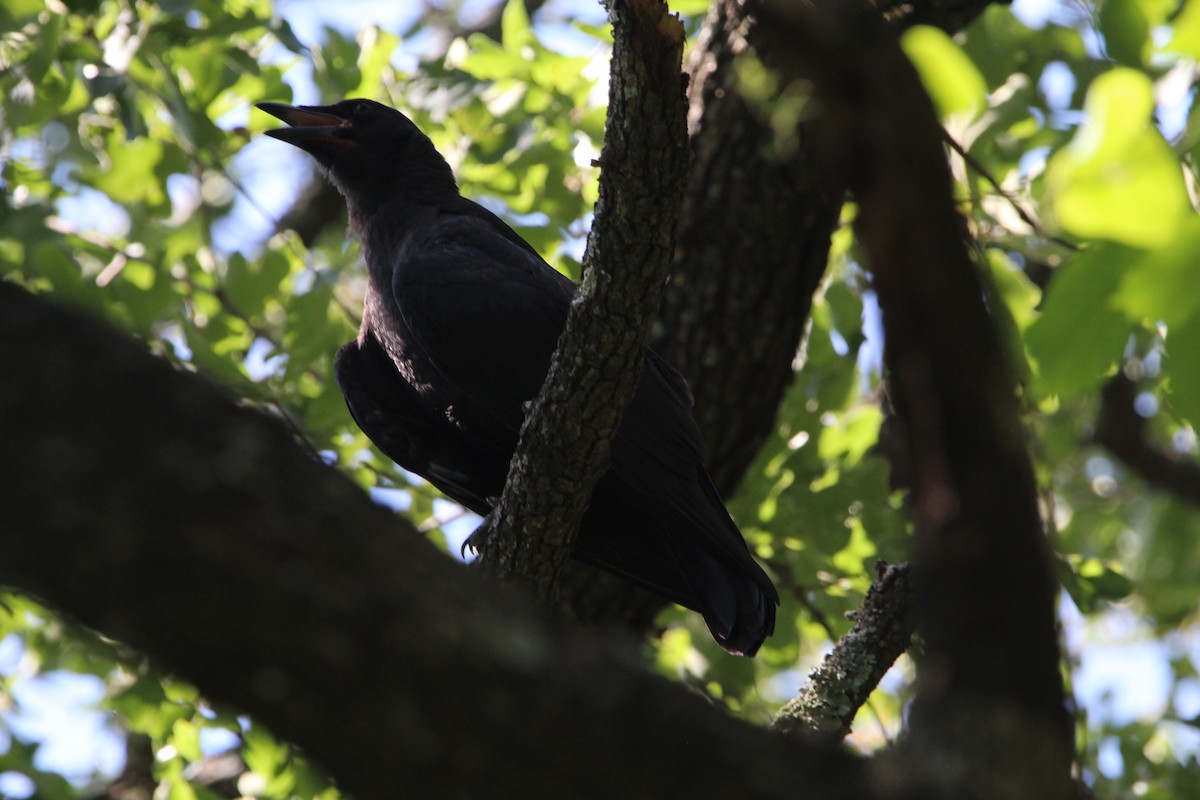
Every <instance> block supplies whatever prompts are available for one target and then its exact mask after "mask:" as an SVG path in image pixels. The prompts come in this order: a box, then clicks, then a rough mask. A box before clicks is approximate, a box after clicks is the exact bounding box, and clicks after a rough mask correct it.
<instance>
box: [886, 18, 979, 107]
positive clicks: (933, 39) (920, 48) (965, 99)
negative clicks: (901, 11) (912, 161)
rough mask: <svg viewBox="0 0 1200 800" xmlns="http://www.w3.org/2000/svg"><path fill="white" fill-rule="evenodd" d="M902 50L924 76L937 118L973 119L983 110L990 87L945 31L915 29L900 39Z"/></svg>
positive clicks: (925, 28) (928, 27)
mask: <svg viewBox="0 0 1200 800" xmlns="http://www.w3.org/2000/svg"><path fill="white" fill-rule="evenodd" d="M900 46H901V47H903V48H904V53H905V55H907V56H908V58H909V60H910V61H911V62H912V63H913V66H914V67H916V69H917V73H918V74H919V75H920V76H921V82H922V83H923V84H924V85H925V90H926V91H927V92H929V96H930V98H932V99H933V104H934V105H935V106H936V107H937V110H938V116H940V117H942V118H943V119H944V118H946V117H948V116H950V115H951V114H957V113H968V114H970V115H972V116H974V115H975V114H977V113H979V112H980V111H981V110H982V109H983V108H984V106H985V105H986V100H987V83H986V82H985V81H984V80H983V76H982V75H980V74H979V70H978V69H976V68H975V63H974V62H973V61H971V59H970V57H969V56H968V55H967V54H966V53H964V52H963V51H962V49H961V48H959V46H958V45H956V44H955V43H954V41H953V40H952V39H951V38H950V37H949V36H947V35H946V33H945V32H944V31H942V30H939V29H938V28H934V27H930V26H928V25H915V26H913V27H912V28H909V29H908V30H907V31H905V32H904V35H903V36H901V37H900Z"/></svg>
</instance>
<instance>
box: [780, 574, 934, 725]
mask: <svg viewBox="0 0 1200 800" xmlns="http://www.w3.org/2000/svg"><path fill="white" fill-rule="evenodd" d="M876 572H877V577H876V580H875V583H874V584H872V586H871V589H870V591H869V592H867V597H866V599H865V600H864V601H863V605H862V608H861V609H859V610H858V611H856V612H855V613H854V627H852V628H851V629H850V632H849V633H847V634H846V635H845V636H843V637H842V638H841V639H839V640H838V642H837V644H836V645H835V646H834V648H833V650H832V651H831V652H830V653H829V655H827V656H825V659H824V660H823V661H822V662H821V666H820V667H818V668H817V669H816V670H814V672H813V673H812V674H811V675H809V679H808V682H807V683H806V684H805V685H804V687H803V688H802V689H801V691H800V694H798V695H797V696H796V697H794V698H793V699H792V700H791V701H789V702H788V704H787V705H785V706H784V707H783V709H782V710H780V712H779V714H778V715H776V717H775V720H774V721H773V722H772V723H771V724H772V727H773V728H775V730H778V731H782V732H784V733H802V734H806V735H810V736H811V735H815V736H817V737H819V738H821V739H824V740H827V741H830V742H840V741H841V740H842V739H844V738H845V737H846V735H847V734H849V733H850V723H852V722H853V721H854V716H855V714H856V713H858V709H859V708H861V707H862V705H863V704H864V703H866V702H867V698H868V697H870V696H871V692H873V691H875V687H876V686H878V685H879V681H880V680H882V678H883V676H884V674H885V673H886V672H887V671H888V670H889V669H891V666H892V664H894V663H895V661H896V659H897V658H899V657H900V655H901V654H902V653H903V652H904V651H905V650H907V649H908V645H909V643H910V642H911V641H912V635H913V629H914V628H915V627H916V615H915V609H914V604H913V586H912V575H911V572H912V570H911V568H910V567H909V566H908V565H907V564H898V565H888V564H884V563H883V562H880V563H879V564H878V565H877V566H876Z"/></svg>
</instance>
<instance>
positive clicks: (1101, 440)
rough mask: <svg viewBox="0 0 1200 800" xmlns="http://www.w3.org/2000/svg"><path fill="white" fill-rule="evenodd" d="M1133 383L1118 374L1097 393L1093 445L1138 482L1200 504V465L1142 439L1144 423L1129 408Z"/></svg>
mask: <svg viewBox="0 0 1200 800" xmlns="http://www.w3.org/2000/svg"><path fill="white" fill-rule="evenodd" d="M1136 399H1137V384H1135V383H1134V382H1133V381H1132V380H1130V379H1129V378H1128V377H1126V376H1125V374H1124V373H1121V372H1118V373H1117V374H1116V375H1115V376H1114V377H1113V378H1112V380H1110V381H1109V382H1108V383H1107V384H1106V385H1105V386H1104V390H1103V391H1102V392H1101V394H1100V414H1099V416H1098V418H1097V419H1096V430H1095V432H1094V433H1093V434H1092V438H1093V439H1094V440H1095V442H1096V443H1097V444H1099V445H1102V446H1103V447H1105V448H1107V449H1108V451H1109V452H1110V453H1112V454H1113V455H1114V456H1116V457H1117V458H1119V459H1121V461H1123V462H1124V463H1125V465H1126V466H1127V467H1129V468H1130V469H1131V470H1133V471H1134V472H1136V473H1137V474H1138V475H1139V476H1141V478H1142V480H1144V481H1146V483H1148V484H1150V485H1151V486H1154V487H1156V488H1158V489H1162V490H1163V491H1165V492H1169V493H1171V494H1172V495H1174V496H1175V497H1177V498H1179V499H1180V500H1182V501H1183V502H1185V503H1191V504H1192V505H1194V506H1197V505H1200V465H1197V464H1196V463H1194V462H1192V461H1190V460H1187V459H1184V458H1179V457H1174V456H1171V455H1170V454H1168V453H1165V452H1163V451H1162V450H1159V449H1158V448H1156V447H1155V446H1154V445H1153V444H1152V443H1151V442H1150V441H1149V440H1148V439H1147V436H1146V420H1145V418H1144V417H1142V416H1141V415H1140V414H1138V413H1137V410H1136V409H1135V408H1134V406H1133V402H1134V400H1136Z"/></svg>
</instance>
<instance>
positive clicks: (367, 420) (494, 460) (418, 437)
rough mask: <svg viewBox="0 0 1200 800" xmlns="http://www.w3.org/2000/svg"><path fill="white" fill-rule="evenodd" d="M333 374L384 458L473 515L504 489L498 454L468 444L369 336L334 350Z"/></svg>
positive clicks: (504, 469) (505, 466)
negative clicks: (416, 476)
mask: <svg viewBox="0 0 1200 800" xmlns="http://www.w3.org/2000/svg"><path fill="white" fill-rule="evenodd" d="M334 371H335V373H336V374H337V381H338V386H339V387H340V388H341V390H342V395H343V396H344V397H345V398H346V405H347V406H348V407H349V409H350V415H351V416H352V417H354V421H355V422H356V423H358V427H360V428H362V430H363V433H365V434H367V438H369V439H370V440H371V441H372V442H374V443H375V446H376V447H378V448H379V449H380V450H381V451H383V453H384V454H385V455H386V456H387V457H388V458H390V459H392V460H393V461H395V462H396V463H397V464H399V465H400V466H401V467H404V469H406V470H408V471H409V472H415V473H416V474H418V475H421V476H422V477H424V478H426V479H427V480H429V481H430V482H431V483H433V484H434V485H435V486H437V487H438V488H439V489H441V490H442V491H443V492H445V493H446V494H447V495H448V496H450V497H451V498H453V499H454V500H455V501H457V502H458V503H461V504H462V505H464V506H466V507H467V508H469V509H471V510H472V511H474V512H475V513H477V514H486V513H487V512H488V510H489V509H490V508H491V505H490V503H489V502H488V498H489V497H495V496H497V495H499V493H500V491H501V490H502V489H503V487H504V477H505V474H506V472H507V470H508V459H507V458H506V457H504V454H503V453H495V452H494V451H489V449H488V448H486V447H483V446H481V445H480V443H478V442H472V441H470V440H469V439H467V438H466V437H465V436H464V434H463V433H462V431H460V430H458V429H457V428H456V427H455V426H454V425H452V424H450V423H449V421H447V419H446V418H445V416H444V415H441V414H439V413H437V411H435V410H433V409H431V408H430V407H429V405H428V404H427V402H426V400H425V399H424V398H423V397H422V396H421V395H420V394H418V393H417V392H416V390H414V389H413V387H412V386H410V385H409V384H408V383H407V382H406V381H405V380H404V379H403V378H402V377H401V376H400V373H399V371H398V370H397V369H396V365H395V363H394V362H393V361H392V359H391V357H390V356H388V354H387V352H386V351H385V350H384V349H383V347H382V346H381V345H380V344H379V342H378V341H376V339H375V337H374V336H373V335H372V334H370V333H367V334H366V335H364V336H362V337H360V339H359V340H358V341H354V342H349V343H347V344H345V345H343V346H342V348H341V349H340V350H338V353H337V356H336V358H335V359H334Z"/></svg>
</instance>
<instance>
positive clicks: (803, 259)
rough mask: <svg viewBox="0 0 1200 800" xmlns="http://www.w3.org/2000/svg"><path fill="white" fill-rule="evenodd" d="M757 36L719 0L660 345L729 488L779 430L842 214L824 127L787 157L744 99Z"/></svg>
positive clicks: (699, 84)
mask: <svg viewBox="0 0 1200 800" xmlns="http://www.w3.org/2000/svg"><path fill="white" fill-rule="evenodd" d="M756 36H757V26H756V25H755V24H754V20H753V18H752V17H750V16H748V15H747V14H746V10H745V8H744V7H743V4H742V3H740V2H737V0H717V2H715V3H714V4H713V7H712V9H711V11H710V13H709V17H708V19H707V20H706V22H705V26H704V30H703V32H702V34H701V38H700V42H699V43H698V46H697V48H696V50H695V51H694V53H693V56H692V59H691V63H690V66H689V73H690V76H691V81H690V88H689V95H690V107H691V108H690V112H689V113H690V128H691V139H692V147H693V150H694V151H695V154H696V160H695V165H694V166H693V168H692V172H691V176H690V179H689V181H688V188H687V192H686V194H685V200H684V208H683V214H682V216H681V219H680V225H679V237H678V244H677V246H676V250H675V264H674V266H673V268H672V272H671V280H670V283H669V284H668V286H667V289H666V291H665V292H664V295H663V304H662V309H661V311H660V326H659V328H658V335H657V336H656V337H655V340H654V346H655V348H656V349H658V350H659V352H661V353H662V354H663V355H664V356H665V357H666V358H667V360H668V361H670V362H672V363H673V364H675V365H676V367H677V368H678V369H680V370H681V371H682V372H683V374H684V377H685V378H687V380H688V383H689V384H690V385H691V387H692V391H693V393H694V394H695V396H696V417H697V421H698V422H699V423H700V427H701V430H702V431H703V433H704V435H705V439H706V440H707V442H708V446H709V450H710V454H711V458H710V464H709V467H710V471H711V472H712V475H713V479H714V482H715V483H716V485H717V488H718V489H719V490H720V491H722V492H730V491H732V490H733V488H734V487H735V486H736V485H737V483H738V481H739V480H740V479H741V476H742V474H743V473H744V472H745V470H746V467H747V466H749V464H750V462H751V461H752V460H753V459H754V456H755V455H756V454H757V453H758V451H759V449H760V448H761V447H762V444H763V442H764V441H765V440H766V438H767V436H768V435H769V434H770V432H771V430H772V429H773V426H774V422H775V415H776V412H777V411H778V408H779V403H780V401H781V400H782V398H783V394H784V392H785V391H786V390H787V387H788V386H789V385H790V384H791V380H792V363H793V361H794V360H795V357H796V351H797V349H798V347H799V344H800V336H801V334H802V332H803V330H804V326H805V324H806V323H807V321H808V312H809V307H810V306H811V303H812V294H813V291H814V290H815V289H816V288H817V285H818V284H819V283H820V281H821V278H822V276H823V275H824V274H825V263H826V260H827V258H828V255H829V237H830V234H831V233H832V232H833V229H834V225H835V223H836V222H837V216H838V212H839V210H840V208H841V205H842V192H841V190H840V188H839V187H837V186H836V185H835V184H833V183H832V182H831V181H830V180H829V175H828V174H826V173H825V172H824V171H823V170H822V169H821V166H820V162H819V160H818V159H815V158H812V151H811V147H809V146H808V141H807V139H808V133H809V129H810V126H805V128H804V129H803V130H802V131H801V132H800V134H799V136H800V141H799V142H798V143H796V144H795V147H794V149H793V150H791V151H790V152H785V151H781V150H780V149H778V148H777V147H776V146H775V144H776V142H775V140H776V136H775V133H774V131H772V129H771V128H770V126H769V124H768V122H767V120H766V119H765V117H764V115H765V113H766V112H765V109H763V108H762V107H761V106H760V107H755V106H754V105H753V104H749V103H747V101H746V100H745V98H744V97H743V95H742V92H741V90H740V87H739V86H738V83H739V78H738V73H737V71H736V69H735V68H734V65H735V62H736V61H737V59H739V58H756V57H758V51H757V48H756V43H755V38H756Z"/></svg>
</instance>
